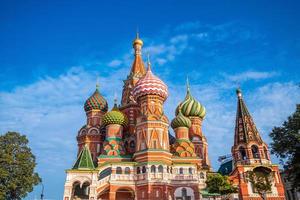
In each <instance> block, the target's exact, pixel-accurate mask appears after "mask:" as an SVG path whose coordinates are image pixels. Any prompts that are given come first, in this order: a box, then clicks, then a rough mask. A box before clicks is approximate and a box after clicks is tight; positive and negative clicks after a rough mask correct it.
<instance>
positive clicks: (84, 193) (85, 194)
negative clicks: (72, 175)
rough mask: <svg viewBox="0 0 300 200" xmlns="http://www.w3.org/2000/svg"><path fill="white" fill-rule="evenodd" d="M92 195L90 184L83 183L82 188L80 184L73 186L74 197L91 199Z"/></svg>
mask: <svg viewBox="0 0 300 200" xmlns="http://www.w3.org/2000/svg"><path fill="white" fill-rule="evenodd" d="M89 193H90V184H89V183H88V182H85V183H83V185H82V187H80V183H79V182H75V183H74V184H73V196H74V197H76V198H82V199H87V198H89Z"/></svg>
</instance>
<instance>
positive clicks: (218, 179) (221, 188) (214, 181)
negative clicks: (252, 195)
mask: <svg viewBox="0 0 300 200" xmlns="http://www.w3.org/2000/svg"><path fill="white" fill-rule="evenodd" d="M206 188H207V190H208V192H209V193H219V194H221V195H228V194H232V193H235V192H237V188H236V187H234V186H233V185H232V184H231V183H230V182H229V180H228V177H227V176H222V175H221V174H219V173H216V174H209V175H208V176H207V180H206Z"/></svg>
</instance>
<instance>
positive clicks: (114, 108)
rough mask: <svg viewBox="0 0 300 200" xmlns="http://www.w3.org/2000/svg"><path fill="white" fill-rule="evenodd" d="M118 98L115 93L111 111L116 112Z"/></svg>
mask: <svg viewBox="0 0 300 200" xmlns="http://www.w3.org/2000/svg"><path fill="white" fill-rule="evenodd" d="M118 109H119V108H118V97H117V94H116V93H115V94H114V107H113V109H112V110H118Z"/></svg>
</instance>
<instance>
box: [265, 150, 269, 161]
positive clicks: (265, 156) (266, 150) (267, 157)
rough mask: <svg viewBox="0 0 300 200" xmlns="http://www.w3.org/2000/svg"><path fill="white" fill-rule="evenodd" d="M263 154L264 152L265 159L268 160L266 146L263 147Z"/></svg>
mask: <svg viewBox="0 0 300 200" xmlns="http://www.w3.org/2000/svg"><path fill="white" fill-rule="evenodd" d="M264 154H265V159H267V160H269V154H268V150H267V148H266V147H264Z"/></svg>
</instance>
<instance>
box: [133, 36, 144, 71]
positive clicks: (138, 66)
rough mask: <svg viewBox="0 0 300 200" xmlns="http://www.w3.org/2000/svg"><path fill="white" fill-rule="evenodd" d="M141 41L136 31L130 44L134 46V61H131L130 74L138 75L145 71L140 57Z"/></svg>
mask: <svg viewBox="0 0 300 200" xmlns="http://www.w3.org/2000/svg"><path fill="white" fill-rule="evenodd" d="M143 44H144V43H143V41H142V40H141V39H140V37H139V32H138V31H137V32H136V38H135V39H134V41H133V43H132V46H133V48H134V57H135V58H134V61H133V63H132V67H131V72H130V73H131V74H132V75H138V76H143V75H145V73H146V70H145V67H144V62H143V59H142V46H143Z"/></svg>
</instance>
